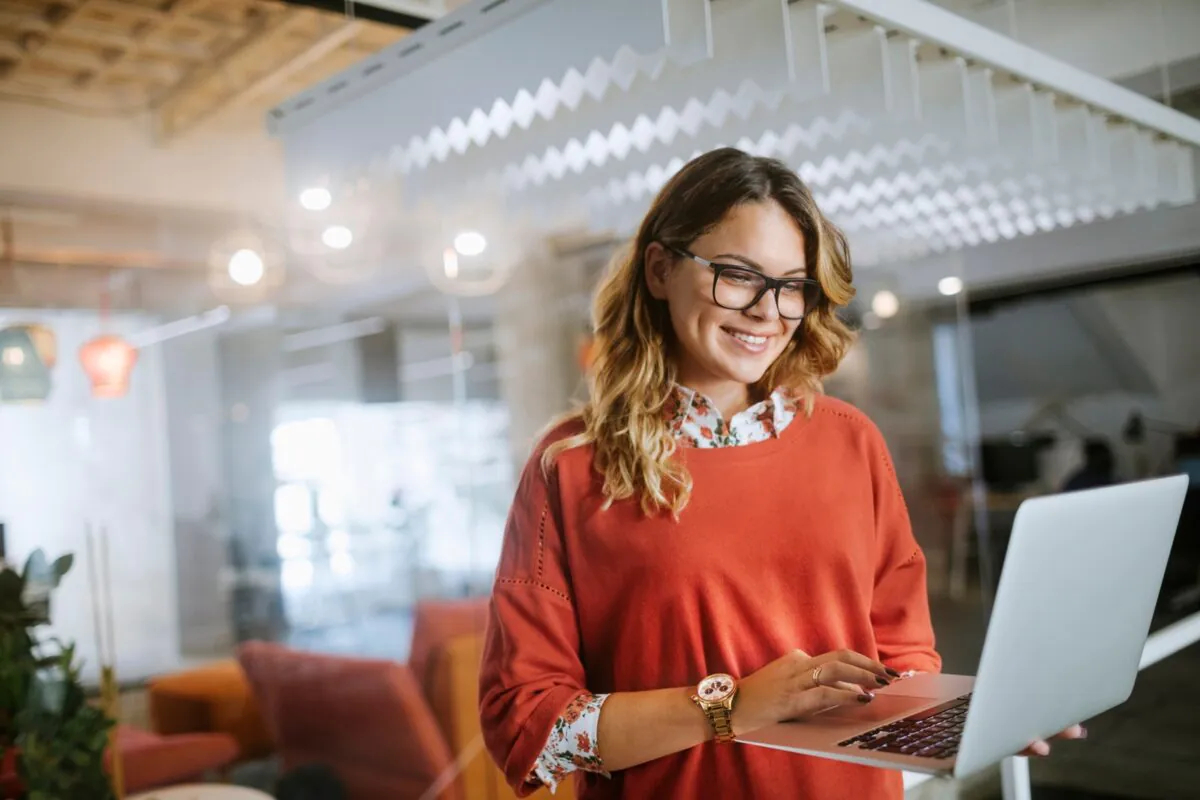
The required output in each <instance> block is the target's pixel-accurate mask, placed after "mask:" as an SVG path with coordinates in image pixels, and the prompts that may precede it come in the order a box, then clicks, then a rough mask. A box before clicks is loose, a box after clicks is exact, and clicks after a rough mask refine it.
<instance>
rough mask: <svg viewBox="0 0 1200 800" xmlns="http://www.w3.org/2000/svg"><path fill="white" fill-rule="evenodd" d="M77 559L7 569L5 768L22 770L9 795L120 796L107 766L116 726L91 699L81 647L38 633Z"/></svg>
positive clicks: (41, 559)
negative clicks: (81, 669) (81, 664)
mask: <svg viewBox="0 0 1200 800" xmlns="http://www.w3.org/2000/svg"><path fill="white" fill-rule="evenodd" d="M72 562H73V559H72V557H71V556H70V555H65V556H62V557H61V558H58V559H57V560H55V561H54V562H52V563H50V562H47V561H46V558H45V555H44V554H43V553H42V552H41V551H40V550H38V551H35V552H34V553H33V554H32V555H31V556H30V557H29V560H28V561H27V562H26V563H25V568H24V569H23V570H22V571H21V572H20V573H18V572H16V571H15V570H13V569H11V568H5V569H4V570H3V571H0V765H2V764H13V765H14V766H15V773H16V775H15V777H16V780H15V781H10V783H11V785H7V786H4V790H5V791H8V792H11V791H18V792H20V793H19V794H18V795H17V797H20V798H22V800H63V798H89V800H92V798H94V799H95V800H111V798H113V797H114V794H113V790H112V786H111V784H110V782H109V778H108V774H107V773H106V771H105V769H104V753H105V750H106V748H107V747H108V741H109V730H110V729H111V728H112V721H111V720H110V719H109V718H108V716H107V715H106V714H105V713H104V711H103V710H102V709H99V708H96V707H95V706H93V705H91V704H89V703H88V702H87V697H86V694H85V692H84V689H83V685H82V683H81V682H80V679H79V663H78V661H77V660H76V658H75V647H74V645H69V644H64V643H62V642H60V641H59V640H57V639H54V638H46V639H39V637H38V635H37V629H38V628H39V627H41V626H43V625H45V624H47V623H48V622H49V621H50V618H49V595H50V591H51V590H52V589H54V588H55V587H57V586H58V584H59V582H60V581H61V580H62V578H63V576H64V575H66V574H67V572H68V571H69V570H70V569H71V564H72ZM0 772H2V769H0ZM4 777H6V776H2V775H0V780H4ZM7 777H8V778H11V777H12V776H7Z"/></svg>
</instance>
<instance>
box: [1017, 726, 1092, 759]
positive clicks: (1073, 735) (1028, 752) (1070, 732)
mask: <svg viewBox="0 0 1200 800" xmlns="http://www.w3.org/2000/svg"><path fill="white" fill-rule="evenodd" d="M1053 738H1055V739H1086V738H1087V728H1085V727H1083V726H1082V725H1072V726H1071V727H1069V728H1067V729H1066V730H1065V731H1063V732H1062V733H1060V734H1058V735H1057V736H1054V737H1053ZM1019 755H1023V756H1048V755H1050V743H1049V742H1046V741H1041V740H1039V741H1036V742H1034V743H1033V744H1031V745H1029V747H1026V748H1025V749H1024V750H1022V751H1021V752H1020V754H1019Z"/></svg>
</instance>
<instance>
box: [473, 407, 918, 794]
mask: <svg viewBox="0 0 1200 800" xmlns="http://www.w3.org/2000/svg"><path fill="white" fill-rule="evenodd" d="M566 433H567V431H565V430H561V431H557V432H556V433H554V434H552V435H551V437H550V438H549V439H548V440H547V442H544V443H543V445H544V444H547V443H548V442H549V441H551V440H553V439H554V438H555V437H556V436H563V435H566ZM540 457H541V452H540V449H539V451H538V452H535V453H534V455H533V457H532V458H531V459H530V461H529V463H528V465H527V466H526V468H525V470H524V473H523V475H522V477H521V481H520V485H519V487H518V489H517V495H516V498H515V500H514V502H513V507H512V511H511V513H510V516H509V522H508V527H507V529H506V531H505V540H504V547H503V551H502V554H501V558H500V565H499V568H498V570H497V576H496V584H495V588H494V591H493V597H492V603H491V613H490V617H489V623H488V634H487V643H486V649H485V652H484V657H483V668H482V671H481V674H480V712H481V717H482V725H483V731H484V739H485V741H486V743H487V746H488V749H489V750H490V751H491V753H492V755H493V757H494V758H495V759H496V760H497V762H498V763H499V764H500V765H501V767H502V768H503V769H504V771H505V774H506V775H507V777H508V780H509V782H510V784H511V785H512V786H513V787H514V789H516V790H517V791H518V792H519V793H520V794H523V795H524V794H528V792H529V787H528V786H527V785H526V784H525V783H524V781H525V778H526V776H527V775H528V774H529V771H530V769H531V767H532V765H533V763H534V760H535V759H536V758H537V756H538V753H539V752H540V751H541V749H542V747H543V746H545V743H546V739H547V737H548V736H549V734H550V728H551V726H552V725H553V724H554V722H555V721H556V720H557V719H558V717H559V715H561V714H562V713H563V712H564V710H565V709H566V707H567V705H568V704H569V703H570V701H571V700H572V699H574V698H575V697H577V696H579V695H580V694H582V693H583V692H585V691H591V692H595V693H601V692H632V691H642V690H648V689H662V688H667V687H676V686H689V685H694V684H695V683H696V682H698V681H699V680H700V679H701V678H703V677H704V676H705V675H708V674H710V673H713V672H728V673H731V674H733V675H735V676H747V675H749V674H751V673H752V672H754V671H755V670H757V669H758V668H760V667H762V666H764V665H765V664H767V663H769V662H770V661H772V660H774V659H776V658H778V657H779V656H781V655H783V654H785V653H787V652H788V651H790V650H793V649H795V648H800V649H802V650H805V651H806V652H808V653H811V654H813V655H817V654H819V653H824V652H827V651H830V650H836V649H839V648H850V649H853V650H857V651H859V652H861V653H865V654H867V655H869V656H873V657H876V658H879V659H880V660H882V661H883V662H884V663H886V664H887V665H888V666H891V667H893V668H894V669H896V670H898V671H905V670H922V671H937V670H939V669H940V667H941V660H940V658H939V657H938V655H937V653H936V652H935V650H934V640H933V631H932V628H931V625H930V620H929V607H928V601H927V596H926V589H925V560H924V556H923V555H922V553H921V551H920V549H919V548H918V546H917V543H916V541H915V540H914V538H913V535H912V530H911V527H910V524H909V520H908V514H907V511H906V509H905V506H904V499H903V497H902V496H901V494H900V489H899V486H898V484H897V483H896V477H895V472H894V470H893V468H892V464H891V459H890V457H889V456H888V452H887V448H886V446H885V444H884V442H883V438H882V437H881V436H880V434H879V431H878V430H877V429H876V428H875V426H874V425H873V424H872V423H871V422H870V421H869V420H868V419H867V418H866V417H865V416H864V415H863V414H862V413H861V412H859V411H857V410H856V409H854V408H853V407H851V406H849V405H847V404H845V403H842V402H840V401H837V400H833V399H831V398H825V397H821V398H818V400H817V402H816V406H815V409H814V411H813V414H812V416H811V417H808V418H806V417H803V416H800V417H797V418H796V420H795V421H794V422H793V423H792V424H791V425H789V426H788V428H787V429H786V430H785V431H784V432H783V434H782V435H781V436H780V438H778V439H773V440H770V441H765V442H759V443H755V444H749V445H744V446H742V447H731V448H717V449H710V450H697V449H686V450H683V451H682V452H681V457H682V458H684V459H686V463H687V467H688V470H689V471H690V472H691V475H692V479H693V481H694V490H693V493H692V498H691V501H690V503H689V505H688V506H687V508H686V509H685V510H684V512H683V514H682V515H681V517H680V520H679V521H678V522H675V521H673V520H672V519H671V518H670V517H669V515H660V516H657V517H652V518H647V517H645V516H643V515H642V513H641V511H640V508H639V506H638V504H637V502H636V501H627V502H621V503H616V504H614V505H613V506H612V507H611V508H609V509H607V510H604V509H603V508H602V505H603V502H604V498H603V497H602V495H601V492H600V478H599V476H598V475H597V474H596V472H595V471H594V469H593V467H592V452H591V450H590V448H578V449H575V450H568V451H566V452H565V453H563V454H562V455H561V456H559V458H558V460H557V464H556V468H555V470H554V472H553V474H552V475H551V476H550V479H549V480H546V479H545V478H544V477H543V474H542V471H541V469H540V466H539V462H540ZM696 713H697V714H699V713H700V712H699V710H697V712H696ZM601 748H603V743H601ZM576 775H577V776H578V780H579V781H580V783H579V784H578V788H579V795H580V797H581V798H585V799H586V800H592V799H593V798H594V799H597V800H598V799H599V798H617V797H621V798H665V797H709V796H719V797H722V798H736V797H765V798H775V797H779V798H783V797H797V798H820V799H821V800H824V798H856V799H857V798H869V799H870V800H876V799H877V798H878V799H879V800H887V798H899V797H902V795H903V789H902V783H901V778H900V774H899V773H897V772H889V771H883V770H875V769H871V768H868V767H860V766H853V765H847V764H841V763H837V762H834V761H829V760H823V759H813V758H808V757H803V756H795V755H791V754H788V753H782V752H778V751H773V750H767V749H763V748H759V747H754V746H749V745H741V744H733V745H718V744H715V743H707V744H704V745H701V746H699V747H695V748H693V749H691V750H689V751H686V752H682V753H678V754H676V755H673V756H669V757H667V758H662V759H658V760H657V761H653V762H650V763H647V764H643V765H641V766H638V767H634V768H632V769H628V770H624V771H622V772H619V773H615V774H613V775H612V777H611V778H606V777H604V776H602V775H598V774H595V773H587V772H578V773H576Z"/></svg>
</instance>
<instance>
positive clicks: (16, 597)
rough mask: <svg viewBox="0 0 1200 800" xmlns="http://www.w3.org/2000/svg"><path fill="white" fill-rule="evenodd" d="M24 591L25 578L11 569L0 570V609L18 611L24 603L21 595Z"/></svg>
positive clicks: (21, 609) (22, 607) (22, 608)
mask: <svg viewBox="0 0 1200 800" xmlns="http://www.w3.org/2000/svg"><path fill="white" fill-rule="evenodd" d="M24 593H25V580H24V578H22V577H21V576H20V575H18V574H17V573H16V572H14V571H13V570H11V569H6V570H4V571H3V572H0V611H5V612H12V613H18V612H21V611H23V610H24V608H25V605H24V602H23V601H22V599H21V596H22V595H23V594H24Z"/></svg>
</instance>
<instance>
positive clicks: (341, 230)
mask: <svg viewBox="0 0 1200 800" xmlns="http://www.w3.org/2000/svg"><path fill="white" fill-rule="evenodd" d="M321 241H322V242H324V243H325V246H326V247H331V248H333V249H334V250H345V249H346V248H347V247H349V246H350V243H351V242H353V241H354V234H353V233H351V232H350V229H349V228H347V227H346V226H345V225H330V226H329V227H328V228H326V229H325V232H324V233H322V234H321Z"/></svg>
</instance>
